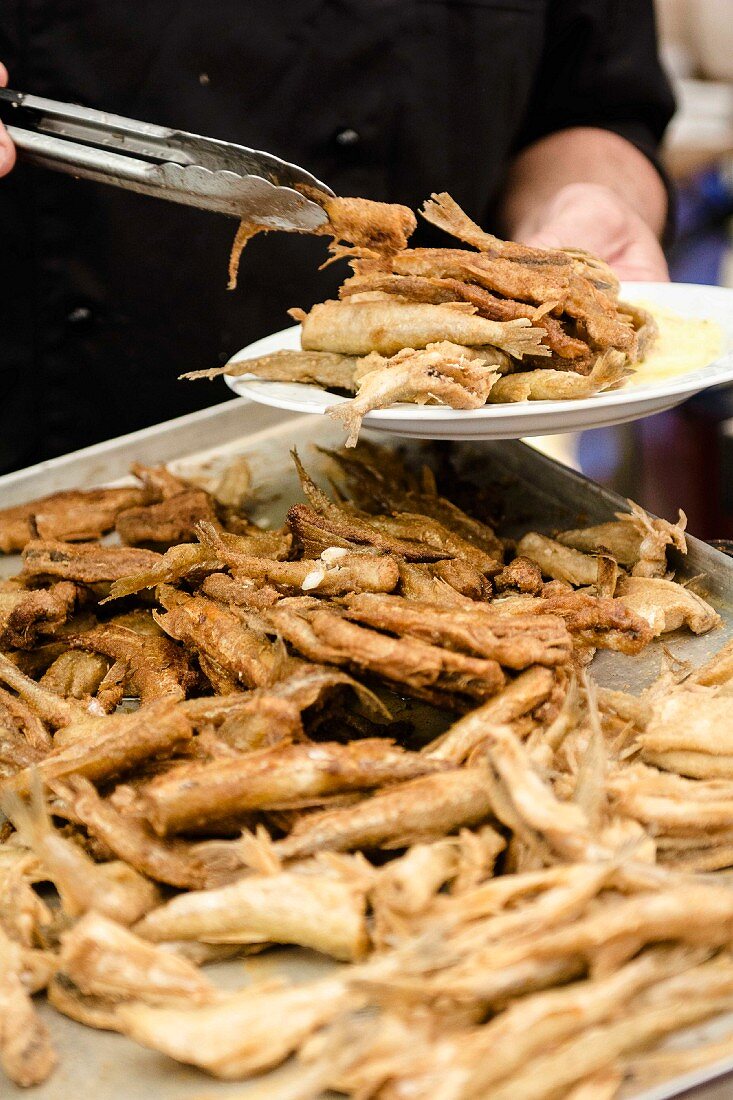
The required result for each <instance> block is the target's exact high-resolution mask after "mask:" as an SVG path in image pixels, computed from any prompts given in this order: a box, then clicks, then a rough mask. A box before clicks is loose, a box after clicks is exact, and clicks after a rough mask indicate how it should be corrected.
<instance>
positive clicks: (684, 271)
mask: <svg viewBox="0 0 733 1100" xmlns="http://www.w3.org/2000/svg"><path fill="white" fill-rule="evenodd" d="M656 5H657V18H658V26H659V37H660V48H661V54H662V59H663V61H664V63H665V65H666V68H667V71H668V72H669V75H670V77H671V79H672V81H673V83H674V87H675V93H676V96H677V114H676V116H675V118H674V120H673V121H672V123H671V125H670V128H669V130H668V133H667V137H666V142H665V148H664V164H665V167H666V170H667V172H668V174H669V176H670V178H671V180H672V181H673V183H674V185H675V188H676V191H677V199H676V210H675V238H674V241H673V243H672V244H670V246H669V248H668V260H669V264H670V272H671V276H672V279H674V280H675V281H676V282H691V283H709V284H713V285H719V286H729V287H733V0H656ZM541 447H542V449H543V450H547V451H548V452H549V453H552V454H553V455H554V456H556V457H557V458H559V459H561V460H562V461H563V462H566V463H568V464H570V465H573V466H574V467H575V468H576V469H580V470H582V471H583V473H585V474H587V475H588V476H589V477H592V478H595V479H596V480H597V481H600V482H602V483H603V484H605V485H608V486H610V487H612V488H614V489H616V491H617V492H621V493H623V494H624V495H625V496H632V497H635V498H637V499H638V500H640V501H643V503H644V505H645V506H646V507H647V508H649V509H651V510H652V511H654V512H656V513H657V514H660V515H664V516H668V517H671V516H672V515H674V514H675V511H676V509H677V507H679V506H682V507H683V508H684V509H685V511H686V512H687V515H688V520H689V529H690V531H691V532H693V533H694V534H696V535H698V536H700V537H702V538H733V387H726V388H722V387H721V388H720V389H717V390H711V391H708V393H707V394H706V395H704V396H701V397H698V398H695V399H694V400H692V401H690V402H688V403H687V404H686V405H684V406H682V408H681V409H680V410H676V411H674V412H671V413H663V414H661V415H659V416H654V417H650V418H649V419H647V420H644V421H641V422H639V423H637V424H634V425H629V426H621V427H618V428H608V429H599V430H596V431H592V432H584V433H582V434H581V435H574V436H557V437H553V438H551V439H547V440H543V442H542V444H541Z"/></svg>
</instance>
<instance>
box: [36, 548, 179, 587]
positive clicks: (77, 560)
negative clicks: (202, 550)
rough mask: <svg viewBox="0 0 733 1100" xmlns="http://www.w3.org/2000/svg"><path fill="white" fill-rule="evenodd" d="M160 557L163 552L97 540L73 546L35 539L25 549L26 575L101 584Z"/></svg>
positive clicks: (154, 562) (137, 571)
mask: <svg viewBox="0 0 733 1100" xmlns="http://www.w3.org/2000/svg"><path fill="white" fill-rule="evenodd" d="M159 561H160V554H156V553H154V552H153V551H152V550H141V549H139V548H138V547H132V546H100V545H99V544H98V543H96V542H92V543H80V544H79V545H73V546H72V545H70V544H68V543H64V542H52V541H45V542H44V541H40V540H37V539H32V540H31V541H30V542H27V543H26V545H25V548H24V550H23V575H24V576H26V577H60V578H61V579H63V580H68V581H79V582H80V583H81V584H99V583H100V582H103V581H117V580H121V578H122V577H128V576H130V574H131V573H139V572H140V571H141V570H143V569H150V568H152V567H153V566H154V565H155V564H156V563H157V562H159Z"/></svg>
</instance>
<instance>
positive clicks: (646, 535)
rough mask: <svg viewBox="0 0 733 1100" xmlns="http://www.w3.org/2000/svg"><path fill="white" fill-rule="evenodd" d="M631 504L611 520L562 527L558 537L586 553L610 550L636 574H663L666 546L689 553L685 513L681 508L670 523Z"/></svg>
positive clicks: (665, 563) (608, 551)
mask: <svg viewBox="0 0 733 1100" xmlns="http://www.w3.org/2000/svg"><path fill="white" fill-rule="evenodd" d="M629 506H630V508H631V511H630V512H619V513H617V518H616V520H612V521H611V522H610V523H600V524H597V525H596V526H594V527H581V528H579V529H577V530H571V531H563V532H561V533H560V534H559V535H558V536H557V540H558V542H561V543H562V544H563V545H564V546H571V547H573V548H574V549H575V550H582V551H584V552H586V553H593V552H595V553H606V554H610V555H611V556H612V557H614V558H615V559H616V561H617V562H618V563H619V565H624V566H627V567H628V568H629V569H631V572H632V574H633V575H634V576H635V577H663V576H664V575H665V574H666V572H667V548H668V547H674V548H675V549H676V550H679V551H680V553H682V554H686V553H687V543H686V541H685V533H684V532H685V527H686V526H687V519H686V517H685V514H684V512H680V518H679V520H678V521H677V523H669V522H668V521H667V520H665V519H657V518H656V517H654V516H650V515H648V513H647V512H645V511H644V509H643V508H640V507H639V506H638V505H637V504H634V503H633V501H629Z"/></svg>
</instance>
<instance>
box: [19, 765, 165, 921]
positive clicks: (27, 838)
mask: <svg viewBox="0 0 733 1100" xmlns="http://www.w3.org/2000/svg"><path fill="white" fill-rule="evenodd" d="M0 802H1V804H2V808H3V811H4V813H6V814H7V816H8V817H9V818H10V820H11V821H12V822H13V824H14V825H15V827H16V829H17V830H18V832H19V833H20V835H21V838H22V839H23V841H24V843H25V844H27V846H28V847H29V848H31V849H32V851H33V852H34V853H35V854H36V855H37V856H38V859H39V860H40V861H41V863H42V865H43V867H44V870H45V872H46V875H47V877H48V879H49V880H50V881H51V882H52V883H53V884H54V886H55V887H56V889H57V890H58V892H59V895H60V897H61V905H62V907H63V910H64V912H65V913H66V914H67V915H68V916H69V917H77V916H80V915H81V914H82V913H86V912H88V911H89V910H91V909H94V910H96V911H97V912H99V913H102V914H103V915H105V916H109V917H111V918H112V919H113V920H117V921H120V922H121V923H122V924H133V923H134V922H135V921H136V920H139V919H140V918H141V917H142V916H144V914H145V913H147V911H148V910H149V909H152V908H153V907H154V906H156V905H158V904H159V902H160V894H159V892H158V889H157V887H156V886H154V885H153V883H152V882H150V881H149V880H148V879H146V878H143V876H142V875H139V874H138V873H137V871H133V869H132V868H131V867H128V865H127V864H126V863H117V862H115V863H101V864H97V863H95V862H94V861H93V860H92V859H91V858H90V857H89V856H88V855H86V853H85V852H83V851H82V849H81V848H80V847H79V846H78V845H77V844H75V843H74V842H73V841H72V840H68V839H67V838H66V837H64V836H62V835H61V833H59V831H58V830H57V829H55V828H54V826H53V824H52V822H51V819H50V817H49V815H48V810H47V808H46V806H45V803H44V800H43V795H42V793H41V787H40V781H39V780H38V779H36V783H35V785H34V787H33V790H32V792H31V801H30V803H29V804H26V803H24V802H23V801H21V799H20V798H18V796H17V795H15V794H11V793H10V792H5V793H3V794H2V796H1V798H0Z"/></svg>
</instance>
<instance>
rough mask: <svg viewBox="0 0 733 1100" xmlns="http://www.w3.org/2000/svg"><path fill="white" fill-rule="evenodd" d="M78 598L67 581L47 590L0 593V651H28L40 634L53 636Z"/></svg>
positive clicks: (73, 588) (73, 586)
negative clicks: (12, 649) (13, 648)
mask: <svg viewBox="0 0 733 1100" xmlns="http://www.w3.org/2000/svg"><path fill="white" fill-rule="evenodd" d="M78 597H79V591H78V589H77V587H76V585H74V584H71V583H70V582H69V581H60V582H59V583H58V584H54V585H51V586H50V587H49V588H39V589H26V588H18V589H17V590H15V591H9V592H3V591H0V649H6V648H9V647H10V646H15V647H17V648H19V649H29V648H30V647H31V646H33V645H35V643H36V641H37V639H38V636H39V634H43V635H46V636H48V635H51V636H53V634H54V633H55V630H56V628H57V627H58V626H60V625H61V624H62V623H65V622H66V621H67V620H68V619H69V617H70V615H71V614H72V612H73V610H74V608H75V607H76V604H77V599H78Z"/></svg>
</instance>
